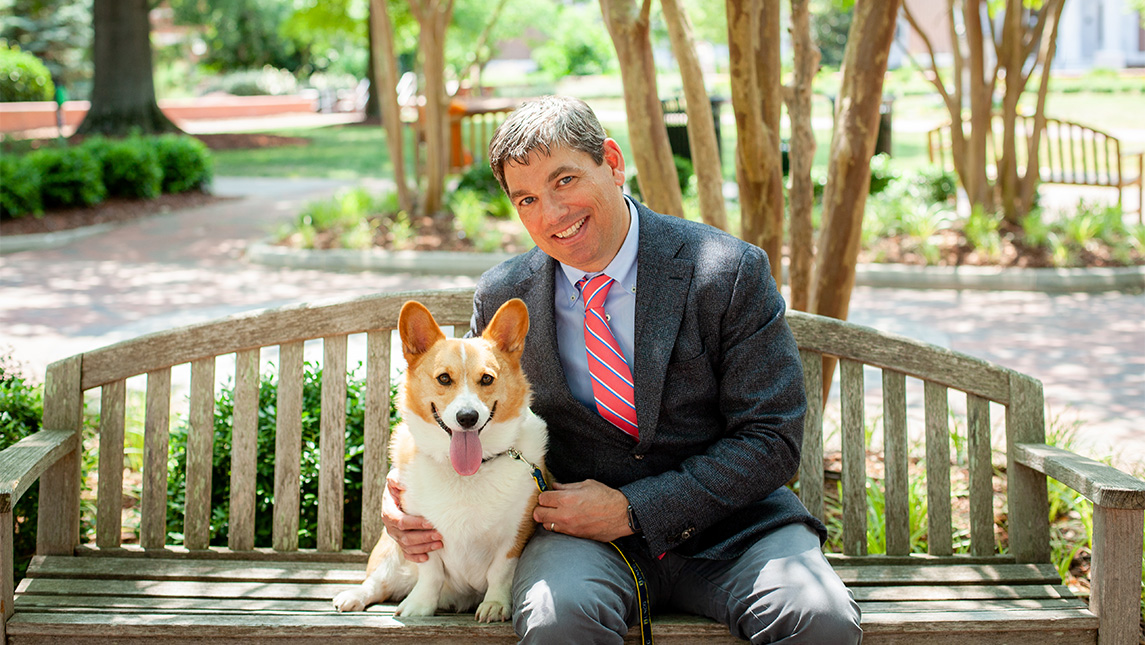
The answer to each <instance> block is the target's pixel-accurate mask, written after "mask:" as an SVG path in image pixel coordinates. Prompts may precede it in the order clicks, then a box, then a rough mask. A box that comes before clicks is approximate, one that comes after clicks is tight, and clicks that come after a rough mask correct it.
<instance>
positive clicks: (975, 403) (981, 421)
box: [966, 394, 994, 555]
mask: <svg viewBox="0 0 1145 645" xmlns="http://www.w3.org/2000/svg"><path fill="white" fill-rule="evenodd" d="M966 425H967V434H968V435H969V436H968V438H967V451H968V453H969V455H968V457H969V461H970V553H971V554H973V555H993V553H994V463H993V461H992V458H991V446H990V402H989V401H987V400H986V399H983V398H982V397H980V396H976V395H974V394H967V395H966Z"/></svg>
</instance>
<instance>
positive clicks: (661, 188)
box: [600, 0, 684, 217]
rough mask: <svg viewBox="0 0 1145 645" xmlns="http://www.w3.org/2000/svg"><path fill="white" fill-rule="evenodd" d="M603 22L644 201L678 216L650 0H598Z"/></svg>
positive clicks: (676, 186) (677, 187) (677, 186)
mask: <svg viewBox="0 0 1145 645" xmlns="http://www.w3.org/2000/svg"><path fill="white" fill-rule="evenodd" d="M600 8H601V11H602V12H603V14H604V22H605V24H606V25H607V26H608V33H609V35H610V36H611V37H612V43H613V46H614V47H615V48H616V55H617V57H618V58H619V59H620V78H621V81H622V82H623V85H624V108H625V111H626V112H627V115H628V137H629V141H630V146H631V148H632V158H633V161H634V162H635V163H636V169H637V175H636V178H637V181H639V183H640V192H641V194H642V195H643V197H644V202H645V204H646V205H647V206H648V207H649V208H651V209H652V210H655V211H659V212H661V213H667V214H669V215H677V216H680V217H683V215H684V200H683V197H682V195H681V194H680V182H679V181H678V180H677V178H676V164H675V163H674V162H673V160H672V148H671V146H670V145H669V144H668V129H667V128H666V127H665V126H664V112H663V110H662V109H661V107H660V98H659V94H658V93H657V90H656V64H655V62H654V61H653V59H652V41H651V39H650V36H649V13H650V11H651V0H644V2H643V5H642V6H641V7H637V5H636V0H600Z"/></svg>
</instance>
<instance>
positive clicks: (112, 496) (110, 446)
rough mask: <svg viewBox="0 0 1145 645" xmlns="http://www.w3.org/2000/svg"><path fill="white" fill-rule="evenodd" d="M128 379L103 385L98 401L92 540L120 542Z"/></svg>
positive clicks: (106, 544)
mask: <svg viewBox="0 0 1145 645" xmlns="http://www.w3.org/2000/svg"><path fill="white" fill-rule="evenodd" d="M126 402H127V383H126V382H124V381H115V382H112V383H108V384H107V385H105V386H103V387H102V388H101V391H100V404H99V484H98V488H97V495H98V497H97V501H96V515H95V542H96V544H98V545H99V546H101V547H113V546H119V544H120V540H121V537H122V533H123V426H124V418H125V416H126V414H127V411H126V410H127V408H126Z"/></svg>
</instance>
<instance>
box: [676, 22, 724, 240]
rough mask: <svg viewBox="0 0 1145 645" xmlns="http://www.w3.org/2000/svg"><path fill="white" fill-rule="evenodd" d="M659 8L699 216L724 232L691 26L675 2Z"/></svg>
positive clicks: (712, 137) (710, 122)
mask: <svg viewBox="0 0 1145 645" xmlns="http://www.w3.org/2000/svg"><path fill="white" fill-rule="evenodd" d="M660 5H661V7H662V8H663V9H664V22H666V23H667V24H668V37H669V38H670V39H671V41H672V53H673V54H674V55H675V56H676V63H677V64H678V65H679V67H680V77H681V78H682V80H683V84H684V99H685V101H686V102H687V107H686V110H687V113H688V145H689V147H690V148H691V150H692V166H693V168H694V170H695V172H696V191H697V193H698V196H699V199H700V217H701V218H702V219H703V220H704V223H706V224H710V225H712V226H714V227H716V228H718V229H721V230H725V231H726V230H727V228H728V216H727V209H726V208H725V206H724V191H723V183H724V180H723V173H722V172H721V170H720V147H719V142H718V141H717V140H716V124H715V120H714V118H713V115H712V110H711V102H710V100H709V98H708V91H707V89H706V88H705V87H704V72H703V70H702V69H700V59H699V57H698V56H697V55H696V43H695V40H694V38H693V37H692V23H691V21H690V20H688V14H687V13H686V12H685V10H684V8H683V7H682V6H680V5H679V3H678V2H677V0H661V2H660Z"/></svg>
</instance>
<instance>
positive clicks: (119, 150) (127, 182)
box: [82, 136, 163, 199]
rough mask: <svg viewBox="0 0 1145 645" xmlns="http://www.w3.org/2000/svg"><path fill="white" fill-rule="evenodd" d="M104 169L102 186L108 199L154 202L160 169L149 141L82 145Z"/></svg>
mask: <svg viewBox="0 0 1145 645" xmlns="http://www.w3.org/2000/svg"><path fill="white" fill-rule="evenodd" d="M88 145H92V146H93V147H92V148H88V149H89V150H90V151H91V152H92V155H93V156H95V157H96V158H97V159H99V161H100V165H101V166H102V167H103V185H104V186H105V187H106V188H107V193H108V194H109V195H114V196H118V197H132V198H138V199H154V198H156V197H158V196H159V193H160V192H161V189H162V187H163V168H162V166H160V165H159V155H158V153H156V151H155V147H154V146H153V145H152V144H151V142H150V140H148V139H144V138H142V137H138V136H132V137H128V138H127V139H120V140H117V141H109V142H104V141H99V142H97V143H94V144H88V143H85V144H84V146H82V147H87V146H88Z"/></svg>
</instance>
